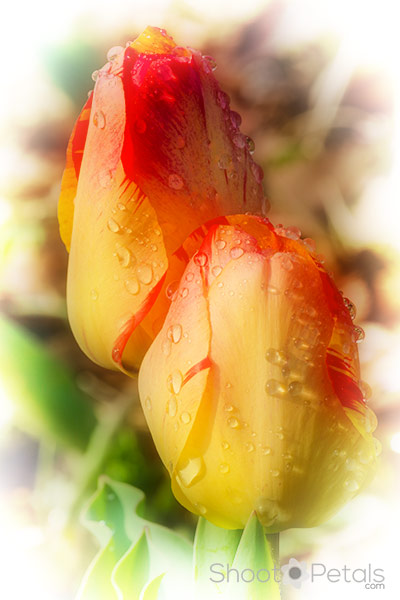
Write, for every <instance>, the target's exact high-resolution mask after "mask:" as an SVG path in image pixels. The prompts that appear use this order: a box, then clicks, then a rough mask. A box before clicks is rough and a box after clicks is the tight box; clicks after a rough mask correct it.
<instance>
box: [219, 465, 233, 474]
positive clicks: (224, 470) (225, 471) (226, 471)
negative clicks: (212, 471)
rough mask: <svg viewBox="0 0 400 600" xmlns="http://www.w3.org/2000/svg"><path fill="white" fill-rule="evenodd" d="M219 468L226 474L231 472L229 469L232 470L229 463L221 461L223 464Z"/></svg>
mask: <svg viewBox="0 0 400 600" xmlns="http://www.w3.org/2000/svg"><path fill="white" fill-rule="evenodd" d="M219 470H220V472H221V473H223V474H224V475H226V473H229V471H230V468H229V465H228V463H221V464H220V465H219Z"/></svg>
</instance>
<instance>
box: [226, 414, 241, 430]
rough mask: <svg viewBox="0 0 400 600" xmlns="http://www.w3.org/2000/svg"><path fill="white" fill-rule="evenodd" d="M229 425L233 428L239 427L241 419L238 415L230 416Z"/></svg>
mask: <svg viewBox="0 0 400 600" xmlns="http://www.w3.org/2000/svg"><path fill="white" fill-rule="evenodd" d="M228 426H229V427H231V428H232V429H237V428H238V427H239V421H238V420H237V418H236V417H230V418H229V419H228Z"/></svg>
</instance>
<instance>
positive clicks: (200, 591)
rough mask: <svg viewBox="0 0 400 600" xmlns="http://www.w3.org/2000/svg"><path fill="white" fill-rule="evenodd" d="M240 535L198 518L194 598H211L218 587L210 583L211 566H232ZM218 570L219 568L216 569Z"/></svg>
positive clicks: (239, 532)
mask: <svg viewBox="0 0 400 600" xmlns="http://www.w3.org/2000/svg"><path fill="white" fill-rule="evenodd" d="M241 535H242V530H241V529H222V528H221V527H217V526H216V525H213V524H212V523H210V522H209V521H206V520H205V519H203V518H202V517H200V519H199V522H198V525H197V529H196V536H195V540H194V579H195V584H196V585H195V590H196V598H198V599H199V600H202V599H203V598H210V597H211V598H212V597H213V595H215V594H218V593H219V591H220V589H221V588H220V586H219V585H218V584H217V583H214V582H213V581H211V579H210V578H212V577H213V571H212V569H211V568H212V565H216V564H218V565H223V566H222V567H221V568H220V570H223V571H224V572H225V566H226V564H230V565H231V564H232V562H233V559H234V557H235V553H236V550H237V547H238V544H239V542H240V537H241ZM218 568H219V567H218Z"/></svg>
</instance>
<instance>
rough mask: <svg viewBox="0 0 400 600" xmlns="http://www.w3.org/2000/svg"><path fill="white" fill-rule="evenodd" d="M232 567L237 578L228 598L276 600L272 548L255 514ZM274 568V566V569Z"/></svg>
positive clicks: (277, 595)
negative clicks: (236, 572)
mask: <svg viewBox="0 0 400 600" xmlns="http://www.w3.org/2000/svg"><path fill="white" fill-rule="evenodd" d="M232 567H233V568H234V569H237V571H238V572H239V577H240V580H239V583H238V584H237V585H236V584H235V589H234V592H235V593H234V594H232V595H231V596H230V597H231V598H232V599H233V598H238V599H239V598H240V600H266V599H267V600H279V598H280V592H279V584H278V583H277V582H276V581H275V575H276V573H275V571H274V569H275V564H274V560H273V556H272V548H271V546H270V544H269V543H268V541H267V538H266V536H265V533H264V529H263V527H262V525H261V523H260V521H259V520H258V518H257V516H256V514H255V513H253V514H252V515H251V517H250V519H249V520H248V522H247V524H246V527H245V529H244V531H243V535H242V537H241V539H240V543H239V546H238V549H237V551H236V554H235V558H234V561H233V564H232ZM278 567H279V565H278V564H277V565H276V569H278ZM253 575H254V577H253ZM244 580H245V581H244ZM263 580H268V581H263Z"/></svg>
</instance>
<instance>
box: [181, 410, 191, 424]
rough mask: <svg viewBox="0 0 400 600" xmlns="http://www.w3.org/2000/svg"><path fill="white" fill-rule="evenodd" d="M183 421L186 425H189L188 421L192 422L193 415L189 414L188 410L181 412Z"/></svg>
mask: <svg viewBox="0 0 400 600" xmlns="http://www.w3.org/2000/svg"><path fill="white" fill-rule="evenodd" d="M181 421H182V423H184V424H185V425H187V424H188V423H190V421H191V416H190V415H189V413H188V412H183V413H182V414H181Z"/></svg>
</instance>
